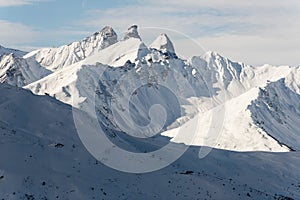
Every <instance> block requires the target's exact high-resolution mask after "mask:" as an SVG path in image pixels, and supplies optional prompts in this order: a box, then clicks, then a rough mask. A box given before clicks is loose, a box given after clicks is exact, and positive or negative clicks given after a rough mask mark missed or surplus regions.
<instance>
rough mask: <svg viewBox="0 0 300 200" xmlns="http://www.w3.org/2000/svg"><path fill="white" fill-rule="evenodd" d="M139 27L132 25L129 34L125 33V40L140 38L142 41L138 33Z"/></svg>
mask: <svg viewBox="0 0 300 200" xmlns="http://www.w3.org/2000/svg"><path fill="white" fill-rule="evenodd" d="M137 29H138V26H137V25H132V26H130V27H129V28H128V30H127V32H126V33H125V35H124V37H123V40H127V39H129V38H138V39H141V37H140V35H139V33H138V30H137Z"/></svg>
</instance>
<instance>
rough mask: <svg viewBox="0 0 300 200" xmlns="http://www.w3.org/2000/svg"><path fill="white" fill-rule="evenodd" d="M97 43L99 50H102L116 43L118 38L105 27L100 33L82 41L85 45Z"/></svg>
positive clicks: (112, 31) (110, 28)
mask: <svg viewBox="0 0 300 200" xmlns="http://www.w3.org/2000/svg"><path fill="white" fill-rule="evenodd" d="M94 42H97V43H99V48H100V49H104V48H106V47H108V46H110V45H112V44H115V43H116V42H118V36H117V34H116V32H115V31H114V30H113V28H112V27H110V26H105V27H104V28H103V29H102V30H101V31H99V32H96V33H94V34H93V35H92V36H90V37H87V38H85V39H84V40H83V45H84V44H85V43H94Z"/></svg>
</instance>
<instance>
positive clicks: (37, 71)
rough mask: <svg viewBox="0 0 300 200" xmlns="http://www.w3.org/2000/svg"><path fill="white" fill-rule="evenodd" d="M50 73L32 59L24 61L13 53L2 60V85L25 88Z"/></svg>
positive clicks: (0, 65) (4, 56)
mask: <svg viewBox="0 0 300 200" xmlns="http://www.w3.org/2000/svg"><path fill="white" fill-rule="evenodd" d="M50 73H51V72H50V71H49V70H47V69H45V68H43V67H41V66H40V65H39V64H38V63H37V62H36V61H35V60H34V59H32V58H28V59H24V58H22V57H17V55H15V54H14V53H11V54H8V55H3V57H2V58H1V59H0V83H8V84H10V85H14V86H18V87H23V86H25V85H28V84H30V83H32V82H35V81H37V80H39V79H41V78H43V77H45V76H47V75H49V74H50Z"/></svg>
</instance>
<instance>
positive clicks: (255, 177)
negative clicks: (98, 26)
mask: <svg viewBox="0 0 300 200" xmlns="http://www.w3.org/2000/svg"><path fill="white" fill-rule="evenodd" d="M0 113H1V115H0V144H1V145H0V157H1V159H0V196H1V199H5V200H9V199H26V200H27V199H74V200H82V199H87V200H89V199H133V200H135V199H145V200H148V199H149V200H150V199H168V198H172V199H180V200H181V199H277V200H281V199H299V198H300V191H299V186H300V182H299V180H300V173H299V164H300V157H299V152H293V153H282V154H276V153H261V152H255V153H236V152H230V151H223V150H213V151H212V152H211V153H210V155H209V156H208V157H206V158H205V159H199V158H198V155H197V152H198V150H199V147H191V148H190V149H189V150H188V151H187V152H186V153H185V154H184V155H183V156H182V157H181V158H180V159H179V160H177V161H176V162H175V163H173V164H171V165H170V166H168V167H166V168H164V169H162V170H159V171H156V172H152V173H146V174H128V173H123V172H119V171H116V170H113V169H110V168H108V167H106V166H104V165H103V164H101V162H98V161H97V160H96V159H95V158H93V157H92V156H91V155H90V154H89V153H88V152H87V150H86V149H85V147H84V146H83V145H82V143H81V141H80V139H79V137H78V135H77V133H76V127H75V125H74V121H73V119H72V108H71V106H69V105H66V104H63V103H61V102H59V101H57V100H55V99H54V98H51V97H49V96H34V95H33V94H32V93H31V92H29V91H26V90H23V89H21V88H16V87H12V86H9V85H7V84H0ZM85 116H86V117H85V119H86V120H85V122H86V129H87V131H88V130H89V129H95V127H94V125H93V124H94V123H93V119H92V118H90V117H89V115H85ZM167 140H168V139H167V138H156V139H155V140H154V141H153V142H152V143H148V144H147V145H148V146H150V145H153V146H155V147H156V145H157V144H158V143H161V142H164V141H167ZM127 144H128V145H133V146H134V145H135V144H134V143H127ZM98 145H99V144H98ZM178 145H180V144H178ZM134 148H137V147H134ZM140 148H141V149H140ZM143 148H144V146H142V147H139V148H138V149H137V150H138V151H141V152H142V151H143Z"/></svg>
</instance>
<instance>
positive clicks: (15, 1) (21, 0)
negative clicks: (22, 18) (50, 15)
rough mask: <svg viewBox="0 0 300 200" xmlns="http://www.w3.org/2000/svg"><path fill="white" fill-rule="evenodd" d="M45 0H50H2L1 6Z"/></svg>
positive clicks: (28, 3)
mask: <svg viewBox="0 0 300 200" xmlns="http://www.w3.org/2000/svg"><path fill="white" fill-rule="evenodd" d="M45 1H48V0H0V7H13V6H24V5H30V4H33V3H36V2H45Z"/></svg>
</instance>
